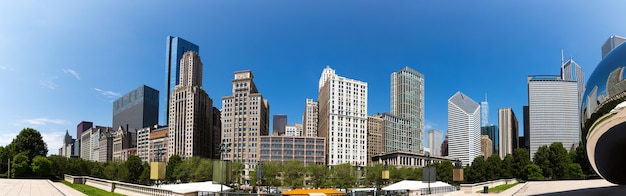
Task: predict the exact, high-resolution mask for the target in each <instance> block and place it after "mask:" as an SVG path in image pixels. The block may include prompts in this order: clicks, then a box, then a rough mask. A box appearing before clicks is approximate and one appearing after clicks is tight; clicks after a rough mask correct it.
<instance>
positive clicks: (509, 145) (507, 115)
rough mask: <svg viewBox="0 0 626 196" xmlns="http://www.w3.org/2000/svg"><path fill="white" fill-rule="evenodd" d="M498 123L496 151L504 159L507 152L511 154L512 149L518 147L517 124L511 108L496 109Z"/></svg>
mask: <svg viewBox="0 0 626 196" xmlns="http://www.w3.org/2000/svg"><path fill="white" fill-rule="evenodd" d="M498 125H499V127H500V129H499V130H498V132H499V133H500V134H499V135H500V137H499V139H498V140H500V141H499V142H500V144H499V146H500V147H499V149H498V151H499V154H500V158H501V159H504V157H505V156H506V155H507V154H513V151H514V150H515V149H516V148H518V147H519V146H518V145H519V144H518V141H519V133H518V132H519V125H518V122H517V117H515V113H514V112H513V109H512V108H499V109H498Z"/></svg>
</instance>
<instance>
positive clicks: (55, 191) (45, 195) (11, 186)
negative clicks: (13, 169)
mask: <svg viewBox="0 0 626 196" xmlns="http://www.w3.org/2000/svg"><path fill="white" fill-rule="evenodd" d="M56 183H57V184H55V182H52V181H50V180H44V179H41V180H39V179H0V195H12V196H29V195H41V196H83V195H85V194H83V193H80V192H78V191H76V190H74V189H72V188H71V187H68V186H65V185H64V184H62V183H60V182H56Z"/></svg>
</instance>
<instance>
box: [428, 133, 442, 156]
mask: <svg viewBox="0 0 626 196" xmlns="http://www.w3.org/2000/svg"><path fill="white" fill-rule="evenodd" d="M441 142H443V134H442V132H441V131H439V130H436V129H433V130H430V131H428V148H430V155H431V156H441Z"/></svg>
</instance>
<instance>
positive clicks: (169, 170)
mask: <svg viewBox="0 0 626 196" xmlns="http://www.w3.org/2000/svg"><path fill="white" fill-rule="evenodd" d="M182 162H183V160H182V159H181V158H180V156H178V155H177V154H175V155H172V156H170V158H169V161H168V162H167V166H166V167H165V178H166V179H167V181H168V182H169V183H175V182H176V175H174V170H175V169H176V167H177V166H178V165H179V164H180V163H182Z"/></svg>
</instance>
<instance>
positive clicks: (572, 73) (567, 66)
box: [561, 58, 585, 105]
mask: <svg viewBox="0 0 626 196" xmlns="http://www.w3.org/2000/svg"><path fill="white" fill-rule="evenodd" d="M561 78H562V79H563V80H567V81H576V86H577V88H578V102H579V103H578V105H580V101H581V100H582V98H583V93H584V92H585V73H584V72H583V68H582V67H580V65H578V64H577V63H576V62H574V60H573V59H572V58H570V59H569V60H567V61H566V62H565V63H562V65H561Z"/></svg>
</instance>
